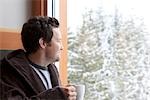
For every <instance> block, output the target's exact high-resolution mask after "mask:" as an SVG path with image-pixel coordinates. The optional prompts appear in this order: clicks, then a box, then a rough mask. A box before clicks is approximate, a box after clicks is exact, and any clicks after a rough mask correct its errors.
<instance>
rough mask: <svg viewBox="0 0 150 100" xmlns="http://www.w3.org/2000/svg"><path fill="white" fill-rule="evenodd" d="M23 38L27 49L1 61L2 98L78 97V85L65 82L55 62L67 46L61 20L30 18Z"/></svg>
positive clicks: (71, 99)
mask: <svg viewBox="0 0 150 100" xmlns="http://www.w3.org/2000/svg"><path fill="white" fill-rule="evenodd" d="M21 39H22V44H23V47H24V49H25V50H22V49H19V50H15V51H13V52H11V53H10V54H8V55H7V56H6V57H5V58H4V59H3V60H2V61H1V62H0V86H1V87H0V98H1V99H0V100H76V90H75V87H74V86H72V85H68V86H64V87H63V86H61V84H60V79H59V75H58V71H57V68H56V66H55V65H54V63H55V62H56V61H59V59H60V52H61V50H62V49H63V46H62V41H61V40H62V36H61V33H60V30H59V22H58V20H57V19H55V18H51V17H46V16H43V17H42V16H35V17H33V18H31V19H29V20H28V21H27V22H26V23H25V24H24V25H23V28H22V32H21ZM8 41H9V40H8ZM10 42H11V41H10Z"/></svg>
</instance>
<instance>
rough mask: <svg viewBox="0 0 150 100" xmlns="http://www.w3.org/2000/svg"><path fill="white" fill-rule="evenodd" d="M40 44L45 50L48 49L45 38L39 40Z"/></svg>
mask: <svg viewBox="0 0 150 100" xmlns="http://www.w3.org/2000/svg"><path fill="white" fill-rule="evenodd" d="M39 44H40V47H41V48H43V49H44V48H45V47H46V43H45V42H44V40H43V38H40V39H39Z"/></svg>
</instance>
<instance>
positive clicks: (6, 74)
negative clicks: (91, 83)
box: [0, 49, 67, 100]
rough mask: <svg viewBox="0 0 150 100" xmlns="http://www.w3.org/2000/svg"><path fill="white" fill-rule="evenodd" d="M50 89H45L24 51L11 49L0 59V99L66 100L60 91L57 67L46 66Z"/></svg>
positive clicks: (52, 65)
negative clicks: (49, 77)
mask: <svg viewBox="0 0 150 100" xmlns="http://www.w3.org/2000/svg"><path fill="white" fill-rule="evenodd" d="M48 69H49V72H50V76H51V82H52V89H48V90H46V88H45V86H44V84H43V82H42V81H41V79H40V78H39V76H38V74H37V73H36V72H35V71H34V69H33V68H32V67H31V66H29V62H28V60H27V58H26V56H25V52H24V51H23V50H21V49H19V50H16V51H13V52H12V53H10V54H8V56H6V57H5V58H4V59H2V60H1V61H0V100H67V96H66V95H65V93H64V92H63V91H62V89H61V88H60V87H59V86H60V80H59V75H58V71H57V68H56V66H55V65H54V64H50V65H49V66H48Z"/></svg>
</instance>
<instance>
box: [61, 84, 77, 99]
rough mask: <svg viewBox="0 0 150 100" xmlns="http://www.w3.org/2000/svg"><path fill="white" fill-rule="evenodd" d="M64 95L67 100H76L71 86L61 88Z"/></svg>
mask: <svg viewBox="0 0 150 100" xmlns="http://www.w3.org/2000/svg"><path fill="white" fill-rule="evenodd" d="M62 88H63V90H64V92H65V93H66V95H67V96H68V100H76V96H77V93H76V88H75V87H74V86H73V85H67V86H65V87H62Z"/></svg>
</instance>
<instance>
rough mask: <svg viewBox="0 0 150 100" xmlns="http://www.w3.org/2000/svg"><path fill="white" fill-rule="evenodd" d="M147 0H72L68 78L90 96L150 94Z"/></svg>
mask: <svg viewBox="0 0 150 100" xmlns="http://www.w3.org/2000/svg"><path fill="white" fill-rule="evenodd" d="M149 7H150V6H149V3H148V1H147V0H68V15H67V18H68V79H69V82H70V83H72V84H85V86H86V94H85V100H148V99H149V98H150V77H149V76H150V40H149V38H150V14H149V13H148V12H147V11H148V9H150V8H149Z"/></svg>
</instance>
